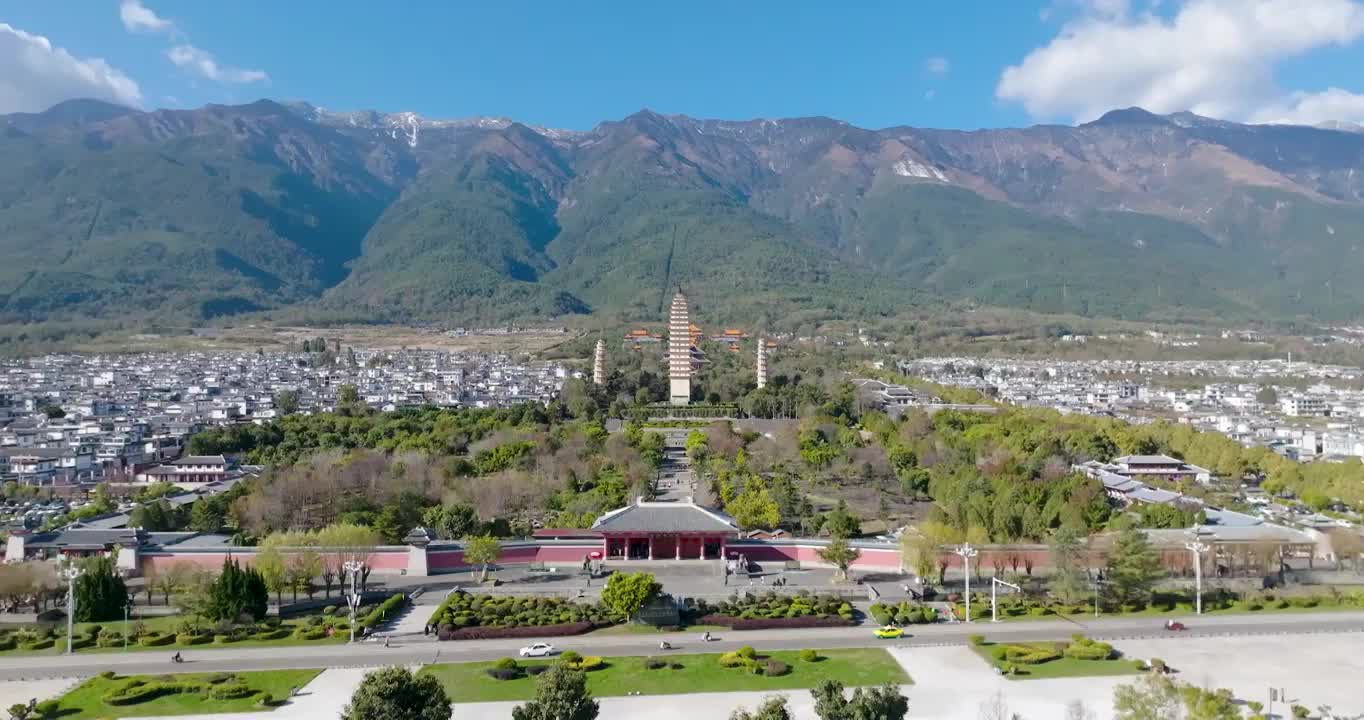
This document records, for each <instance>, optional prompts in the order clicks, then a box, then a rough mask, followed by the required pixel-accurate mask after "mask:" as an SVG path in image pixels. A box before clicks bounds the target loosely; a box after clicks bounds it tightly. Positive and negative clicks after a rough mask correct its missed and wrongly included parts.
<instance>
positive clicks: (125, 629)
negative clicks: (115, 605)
mask: <svg viewBox="0 0 1364 720" xmlns="http://www.w3.org/2000/svg"><path fill="white" fill-rule="evenodd" d="M132 609H133V600H132V598H128V602H126V603H124V604H123V649H124V650H125V651H126V650H127V649H128V613H130V612H131V611H132Z"/></svg>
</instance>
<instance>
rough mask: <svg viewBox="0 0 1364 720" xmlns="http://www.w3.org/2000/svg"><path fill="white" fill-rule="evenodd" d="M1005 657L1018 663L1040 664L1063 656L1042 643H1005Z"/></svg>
mask: <svg viewBox="0 0 1364 720" xmlns="http://www.w3.org/2000/svg"><path fill="white" fill-rule="evenodd" d="M1004 657H1005V659H1007V660H1008V661H1009V662H1012V663H1015V664H1018V665H1040V664H1042V663H1045V662H1051V661H1052V660H1055V659H1057V658H1059V657H1061V653H1060V652H1057V651H1056V650H1055V649H1054V648H1051V647H1044V646H1041V645H1005V646H1004Z"/></svg>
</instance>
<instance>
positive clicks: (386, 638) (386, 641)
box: [384, 635, 390, 647]
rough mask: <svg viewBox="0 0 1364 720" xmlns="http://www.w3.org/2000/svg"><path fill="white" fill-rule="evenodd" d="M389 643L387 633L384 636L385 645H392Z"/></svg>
mask: <svg viewBox="0 0 1364 720" xmlns="http://www.w3.org/2000/svg"><path fill="white" fill-rule="evenodd" d="M388 643H389V636H387V635H385V636H384V647H390V646H389V644H388Z"/></svg>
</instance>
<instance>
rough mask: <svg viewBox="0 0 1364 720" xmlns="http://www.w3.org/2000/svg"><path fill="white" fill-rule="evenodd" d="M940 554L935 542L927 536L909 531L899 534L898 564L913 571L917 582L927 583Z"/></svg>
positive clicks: (940, 550)
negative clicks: (917, 578)
mask: <svg viewBox="0 0 1364 720" xmlns="http://www.w3.org/2000/svg"><path fill="white" fill-rule="evenodd" d="M941 553H942V549H941V548H940V547H939V546H938V544H937V542H936V541H934V540H933V538H930V537H928V536H927V535H924V534H922V533H911V532H909V531H905V532H904V533H901V534H900V562H901V563H903V564H904V565H905V566H906V567H911V568H913V569H914V574H915V575H917V576H919V582H923V583H926V582H928V578H929V576H930V575H932V574H933V568H934V566H935V565H937V562H938V555H940V554H941Z"/></svg>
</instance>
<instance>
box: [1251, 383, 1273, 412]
mask: <svg viewBox="0 0 1364 720" xmlns="http://www.w3.org/2000/svg"><path fill="white" fill-rule="evenodd" d="M1255 402H1258V403H1260V404H1261V405H1265V406H1268V407H1273V406H1275V405H1278V404H1279V393H1278V391H1276V390H1275V389H1274V386H1273V385H1266V386H1264V387H1262V388H1260V391H1259V392H1257V393H1255Z"/></svg>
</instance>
